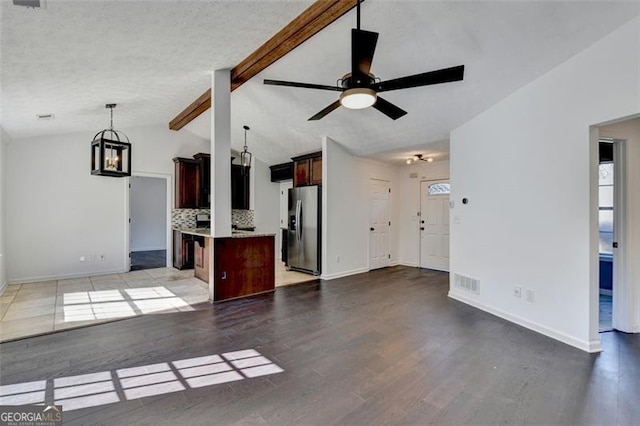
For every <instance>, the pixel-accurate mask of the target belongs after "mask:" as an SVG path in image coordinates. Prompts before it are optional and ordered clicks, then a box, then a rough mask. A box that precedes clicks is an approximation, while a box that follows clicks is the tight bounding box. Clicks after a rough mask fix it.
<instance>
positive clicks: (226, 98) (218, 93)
mask: <svg viewBox="0 0 640 426" xmlns="http://www.w3.org/2000/svg"><path fill="white" fill-rule="evenodd" d="M211 235H212V236H214V237H230V236H231V71H230V70H228V69H224V70H217V71H215V72H214V73H213V78H212V81H211Z"/></svg>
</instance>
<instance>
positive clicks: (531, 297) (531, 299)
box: [526, 288, 536, 303]
mask: <svg viewBox="0 0 640 426" xmlns="http://www.w3.org/2000/svg"><path fill="white" fill-rule="evenodd" d="M526 298H527V302H531V303H533V302H534V301H535V299H536V292H535V291H533V290H531V289H530V288H528V289H527V291H526Z"/></svg>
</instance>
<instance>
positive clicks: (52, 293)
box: [0, 261, 318, 342]
mask: <svg viewBox="0 0 640 426" xmlns="http://www.w3.org/2000/svg"><path fill="white" fill-rule="evenodd" d="M316 279H318V277H315V276H313V275H308V274H304V273H301V272H295V271H287V270H286V268H285V266H284V263H282V262H279V261H278V262H276V286H277V287H279V286H285V285H291V284H297V283H300V282H305V281H311V280H316ZM208 300H209V287H208V284H207V283H205V282H203V281H201V280H199V279H197V278H195V277H194V276H193V269H189V270H184V271H179V270H177V269H174V268H158V269H146V270H142V271H132V272H127V273H124V274H111V275H99V276H95V277H84V278H72V279H66V280H53V281H44V282H36V283H25V284H11V285H9V286H8V287H7V289H6V290H5V291H4V293H3V294H2V296H1V297H0V342H5V341H8V340H13V339H18V338H22V337H27V336H34V335H38V334H44V333H51V332H54V331H60V330H68V329H71V328H77V327H84V326H87V325H94V324H101V323H104V322H108V321H113V320H117V319H122V318H127V317H132V316H137V315H143V314H151V313H167V312H178V311H184V310H191V309H195V308H194V307H193V306H192V305H197V304H199V303H202V302H207V301H208ZM206 306H207V305H204V306H203V307H206Z"/></svg>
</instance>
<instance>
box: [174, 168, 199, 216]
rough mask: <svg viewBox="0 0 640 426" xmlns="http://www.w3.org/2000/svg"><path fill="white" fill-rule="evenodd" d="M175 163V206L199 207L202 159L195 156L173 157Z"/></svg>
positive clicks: (182, 207)
mask: <svg viewBox="0 0 640 426" xmlns="http://www.w3.org/2000/svg"><path fill="white" fill-rule="evenodd" d="M173 162H174V163H175V192H176V193H175V203H176V206H175V208H177V209H194V208H197V207H198V201H199V198H200V197H199V195H198V192H199V188H200V161H198V160H196V159H193V158H180V157H176V158H174V159H173Z"/></svg>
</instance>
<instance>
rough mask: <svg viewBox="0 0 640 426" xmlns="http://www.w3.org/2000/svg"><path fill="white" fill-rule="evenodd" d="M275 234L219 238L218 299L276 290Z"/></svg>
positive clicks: (216, 291)
mask: <svg viewBox="0 0 640 426" xmlns="http://www.w3.org/2000/svg"><path fill="white" fill-rule="evenodd" d="M274 243H275V237H274V236H264V237H248V238H216V239H215V240H214V244H215V251H214V256H215V260H214V262H215V269H214V271H215V280H214V297H213V300H214V301H219V300H227V299H235V298H236V297H243V296H248V295H251V294H258V293H264V292H267V291H273V290H274V289H275V251H274V250H275V247H274Z"/></svg>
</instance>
